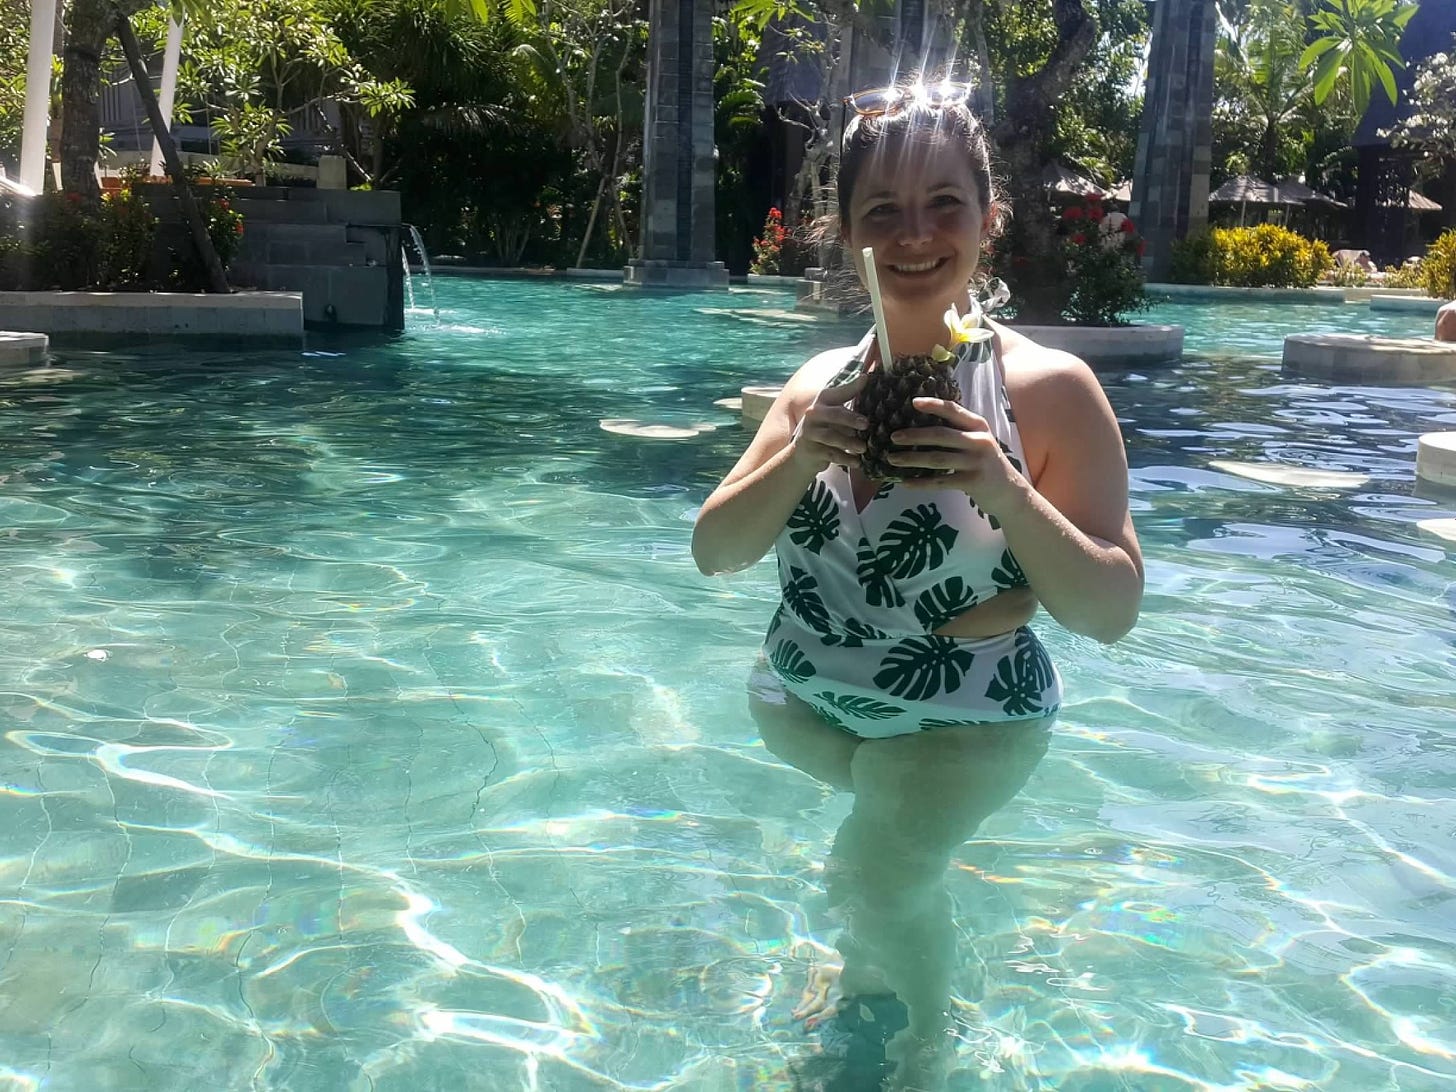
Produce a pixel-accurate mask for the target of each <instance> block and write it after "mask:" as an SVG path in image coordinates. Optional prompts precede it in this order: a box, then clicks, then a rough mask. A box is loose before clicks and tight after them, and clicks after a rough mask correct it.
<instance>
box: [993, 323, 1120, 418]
mask: <svg viewBox="0 0 1456 1092" xmlns="http://www.w3.org/2000/svg"><path fill="white" fill-rule="evenodd" d="M996 333H997V335H998V337H999V339H1000V342H1001V367H1002V370H1003V371H1004V373H1005V376H1006V393H1007V395H1008V397H1010V398H1011V401H1012V404H1013V405H1015V404H1016V401H1017V398H1018V396H1020V397H1021V398H1023V399H1025V400H1027V401H1028V402H1032V403H1035V404H1037V405H1038V406H1041V407H1042V408H1045V409H1051V408H1053V407H1055V406H1057V405H1059V404H1062V405H1065V401H1066V400H1067V399H1072V400H1074V401H1081V400H1083V399H1085V398H1087V397H1089V396H1096V397H1097V398H1099V399H1100V398H1101V397H1102V385H1101V384H1100V383H1099V382H1098V381H1097V376H1096V375H1095V374H1094V373H1093V371H1092V369H1091V367H1090V366H1088V364H1087V362H1086V361H1085V360H1083V359H1082V358H1081V357H1079V356H1077V355H1076V354H1075V353H1069V352H1065V351H1064V350H1062V349H1051V348H1048V347H1047V346H1045V345H1042V344H1039V343H1038V342H1036V341H1033V340H1032V339H1031V338H1029V337H1027V336H1026V335H1025V334H1021V333H1017V332H1016V331H1015V330H1012V329H1010V328H1009V327H1005V326H1000V325H997V327H996Z"/></svg>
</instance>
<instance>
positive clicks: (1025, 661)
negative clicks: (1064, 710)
mask: <svg viewBox="0 0 1456 1092" xmlns="http://www.w3.org/2000/svg"><path fill="white" fill-rule="evenodd" d="M1055 680H1056V672H1055V671H1054V670H1053V669H1052V661H1051V657H1049V656H1048V655H1047V653H1046V649H1044V648H1043V647H1042V644H1041V642H1040V641H1039V640H1037V638H1036V634H1034V633H1032V632H1031V630H1029V629H1027V628H1025V627H1022V628H1021V629H1019V630H1017V631H1016V650H1015V652H1013V653H1012V654H1011V655H1010V656H1003V657H1001V661H1000V662H999V663H998V664H997V665H996V674H995V675H993V676H992V678H991V683H990V685H989V686H988V687H987V688H986V697H988V698H990V699H991V700H992V701H995V702H1000V703H1001V708H1002V711H1003V712H1004V713H1005V714H1006V715H1007V716H1008V717H1032V716H1037V715H1039V714H1042V713H1049V712H1051V711H1052V710H1051V709H1050V708H1049V707H1047V706H1046V705H1044V704H1043V702H1042V698H1043V696H1044V695H1045V693H1046V691H1047V689H1048V688H1049V687H1050V686H1051V685H1052V683H1053V682H1054V681H1055Z"/></svg>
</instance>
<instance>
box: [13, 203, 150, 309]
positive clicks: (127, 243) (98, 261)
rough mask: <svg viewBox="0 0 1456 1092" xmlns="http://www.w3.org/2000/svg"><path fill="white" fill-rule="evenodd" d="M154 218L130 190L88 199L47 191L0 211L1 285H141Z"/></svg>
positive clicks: (30, 286) (66, 286)
mask: <svg viewBox="0 0 1456 1092" xmlns="http://www.w3.org/2000/svg"><path fill="white" fill-rule="evenodd" d="M155 228H156V219H155V218H154V217H153V216H152V214H151V210H150V209H148V208H147V205H146V202H144V201H142V200H140V199H138V198H136V197H134V196H132V194H131V193H130V192H129V191H126V190H123V191H122V192H121V193H118V194H113V195H107V196H106V197H104V198H103V199H102V200H101V201H100V202H99V203H97V204H88V203H87V202H86V201H84V200H83V199H82V198H81V197H80V196H79V195H78V194H67V193H48V194H45V195H43V196H41V197H35V198H30V199H28V200H27V201H25V202H24V203H23V204H22V202H21V201H20V200H16V201H13V202H10V203H8V204H7V205H6V207H5V208H4V209H3V211H0V288H3V289H6V290H12V291H13V290H26V289H42V290H44V289H50V288H60V289H67V290H70V289H78V288H102V289H114V288H141V287H145V285H144V279H145V270H146V266H147V260H148V258H149V256H150V254H151V248H152V234H153V231H154V230H155Z"/></svg>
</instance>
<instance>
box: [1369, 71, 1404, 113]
mask: <svg viewBox="0 0 1456 1092" xmlns="http://www.w3.org/2000/svg"><path fill="white" fill-rule="evenodd" d="M1374 67H1375V74H1376V75H1377V76H1379V77H1380V86H1381V87H1383V88H1385V94H1386V96H1387V97H1389V99H1390V105H1392V106H1394V105H1395V104H1396V102H1398V101H1399V99H1400V92H1399V91H1398V90H1397V89H1396V86H1395V74H1394V73H1393V72H1391V70H1390V66H1389V65H1388V64H1386V63H1384V62H1383V61H1380V60H1376V61H1375V64H1374Z"/></svg>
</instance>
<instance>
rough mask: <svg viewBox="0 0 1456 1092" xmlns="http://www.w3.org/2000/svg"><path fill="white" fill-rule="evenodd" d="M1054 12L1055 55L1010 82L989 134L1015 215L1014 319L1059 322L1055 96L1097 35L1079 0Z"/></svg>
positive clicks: (1064, 280) (1065, 283)
mask: <svg viewBox="0 0 1456 1092" xmlns="http://www.w3.org/2000/svg"><path fill="white" fill-rule="evenodd" d="M1052 16H1053V20H1054V21H1055V23H1056V27H1057V44H1056V46H1055V47H1053V49H1052V55H1051V57H1050V58H1049V59H1048V60H1047V62H1046V64H1045V65H1043V66H1042V67H1041V68H1040V69H1039V70H1037V71H1036V72H1034V73H1032V74H1031V75H1030V76H1024V77H1020V78H1018V79H1014V80H1012V82H1011V85H1010V87H1009V88H1008V89H1007V94H1006V109H1005V112H1004V114H1003V117H1002V120H1001V122H1000V124H998V125H997V126H996V127H995V129H994V130H992V134H991V135H992V140H993V142H994V144H995V146H996V150H997V151H998V152H999V153H1000V155H1001V161H1002V164H1003V166H1004V168H1005V171H1006V189H1007V196H1009V197H1010V199H1011V204H1012V208H1013V210H1014V213H1015V214H1014V216H1013V219H1012V222H1011V228H1010V231H1009V238H1008V239H1007V245H1004V246H1003V247H1001V248H1000V249H1001V250H1003V251H1004V252H1005V253H1007V254H1008V255H1009V259H1010V261H1009V264H1008V265H1005V266H1004V267H1003V269H1002V270H1001V272H1002V275H1003V276H1004V277H1005V279H1006V283H1007V285H1008V286H1009V287H1010V288H1011V291H1012V298H1013V300H1014V302H1015V304H1016V313H1017V317H1018V318H1019V319H1021V320H1023V321H1027V320H1029V321H1032V322H1056V321H1059V320H1060V318H1061V315H1062V312H1063V311H1064V310H1065V309H1066V305H1067V301H1068V299H1069V298H1070V296H1071V284H1070V282H1069V280H1068V277H1067V270H1066V263H1065V261H1064V260H1063V258H1062V247H1061V241H1060V239H1058V237H1057V223H1056V218H1055V216H1054V215H1053V213H1052V210H1051V205H1050V204H1049V203H1048V201H1047V197H1046V191H1045V189H1044V188H1043V186H1042V181H1041V172H1042V168H1043V167H1044V166H1045V165H1046V162H1047V158H1048V148H1049V147H1050V142H1051V138H1052V135H1053V132H1054V130H1055V125H1056V106H1057V101H1058V100H1059V99H1060V98H1061V97H1062V96H1063V95H1064V94H1065V93H1066V92H1067V90H1068V89H1069V88H1070V87H1071V84H1072V80H1073V79H1074V78H1075V77H1076V74H1077V69H1078V68H1079V67H1080V66H1081V64H1082V61H1083V60H1085V59H1086V57H1087V54H1088V53H1089V52H1090V51H1091V49H1092V46H1093V45H1094V44H1095V43H1096V41H1097V22H1096V20H1095V19H1093V18H1092V16H1091V15H1089V14H1088V12H1087V10H1086V8H1084V7H1083V6H1082V0H1054V3H1053V12H1052Z"/></svg>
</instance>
